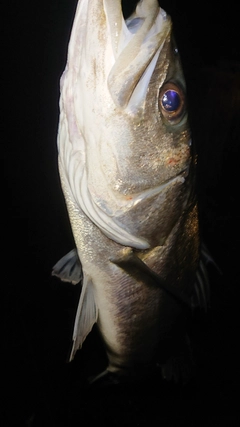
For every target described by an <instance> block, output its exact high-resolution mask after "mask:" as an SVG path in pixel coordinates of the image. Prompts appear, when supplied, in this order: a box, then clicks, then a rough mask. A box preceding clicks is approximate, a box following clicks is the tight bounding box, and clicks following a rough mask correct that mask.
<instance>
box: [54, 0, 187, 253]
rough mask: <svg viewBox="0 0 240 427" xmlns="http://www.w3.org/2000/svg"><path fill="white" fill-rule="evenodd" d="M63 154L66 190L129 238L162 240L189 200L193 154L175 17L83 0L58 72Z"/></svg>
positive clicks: (149, 8) (108, 229) (140, 242)
mask: <svg viewBox="0 0 240 427" xmlns="http://www.w3.org/2000/svg"><path fill="white" fill-rule="evenodd" d="M60 111H61V115H60V122H59V135H58V147H59V159H60V160H59V161H60V164H61V170H62V176H63V178H62V179H63V180H65V181H67V183H68V188H69V194H71V198H72V199H73V200H74V203H75V204H76V206H78V207H79V208H80V209H81V210H82V211H83V212H84V213H85V214H86V215H87V216H88V218H90V220H91V221H93V222H94V223H95V224H96V225H97V226H98V227H99V228H100V229H101V231H102V232H103V233H104V234H105V235H106V236H108V237H109V238H111V239H112V240H114V241H116V242H117V243H119V244H121V245H124V246H131V247H134V248H138V249H146V248H149V247H152V246H154V245H162V244H163V243H164V241H165V239H166V237H167V236H168V235H169V233H170V232H171V230H172V228H173V226H174V224H175V223H176V221H177V220H178V219H179V217H180V216H181V215H182V213H183V212H184V210H186V209H187V208H188V204H189V200H190V195H191V194H192V184H193V170H194V158H193V155H192V151H191V150H192V148H191V133H190V129H189V124H188V116H187V106H186V85H185V80H184V76H183V72H182V68H181V63H180V58H179V54H178V50H177V48H176V45H175V42H174V38H173V33H172V23H171V19H170V17H169V16H168V15H167V14H166V12H165V11H164V10H163V9H161V8H160V7H159V5H158V1H157V0H142V1H140V2H139V3H138V5H137V7H136V10H135V11H134V13H133V14H132V15H131V16H130V17H129V18H128V19H126V20H125V19H124V17H123V13H122V6H121V1H120V0H115V1H113V0H103V1H102V0H101V1H100V0H81V1H79V3H78V8H77V11H76V15H75V20H74V24H73V29H72V34H71V39H70V43H69V49H68V60H67V65H66V69H65V71H64V73H63V76H62V78H61V99H60Z"/></svg>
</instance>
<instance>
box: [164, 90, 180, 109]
mask: <svg viewBox="0 0 240 427" xmlns="http://www.w3.org/2000/svg"><path fill="white" fill-rule="evenodd" d="M162 105H163V107H164V108H165V110H167V111H176V110H177V109H178V108H179V105H180V96H179V94H178V93H177V92H176V91H175V90H170V89H169V90H167V91H166V92H165V94H164V95H163V97H162Z"/></svg>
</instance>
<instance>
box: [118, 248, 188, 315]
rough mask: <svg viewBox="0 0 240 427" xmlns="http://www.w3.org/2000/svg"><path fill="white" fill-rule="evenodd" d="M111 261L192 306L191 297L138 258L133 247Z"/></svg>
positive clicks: (124, 250) (137, 278)
mask: <svg viewBox="0 0 240 427" xmlns="http://www.w3.org/2000/svg"><path fill="white" fill-rule="evenodd" d="M118 255H119V254H118ZM110 261H111V262H113V263H114V264H116V265H118V266H119V267H120V268H122V269H123V270H125V271H126V272H127V273H128V274H130V275H131V276H132V277H134V278H135V279H136V280H139V279H141V280H144V281H146V284H148V285H150V286H159V287H161V288H162V289H164V291H166V293H168V294H169V295H171V296H172V297H173V298H174V299H176V300H177V301H179V302H181V303H184V304H186V305H187V306H188V307H189V306H191V299H190V298H189V297H188V296H187V295H185V294H184V293H182V292H181V291H179V290H178V289H177V288H176V287H174V286H172V285H171V284H170V283H167V282H166V281H165V280H163V279H162V278H161V276H159V275H158V274H157V273H155V272H154V271H153V270H151V268H149V267H148V266H147V264H145V262H143V261H142V260H141V259H140V258H138V256H137V255H136V254H135V253H134V252H133V250H132V249H130V248H125V249H123V250H122V253H121V254H120V256H118V258H111V259H110Z"/></svg>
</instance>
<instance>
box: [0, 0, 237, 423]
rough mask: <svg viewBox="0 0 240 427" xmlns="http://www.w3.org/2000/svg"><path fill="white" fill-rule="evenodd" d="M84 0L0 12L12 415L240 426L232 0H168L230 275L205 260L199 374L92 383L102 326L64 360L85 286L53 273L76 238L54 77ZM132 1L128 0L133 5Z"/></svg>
mask: <svg viewBox="0 0 240 427" xmlns="http://www.w3.org/2000/svg"><path fill="white" fill-rule="evenodd" d="M76 3H77V1H76V0H48V1H47V0H42V1H40V0H39V1H38V0H35V1H34V2H33V1H30V0H25V1H21V2H15V3H13V2H8V5H7V6H6V8H4V12H3V13H2V15H3V21H4V22H3V24H4V29H5V34H4V39H3V47H4V49H3V53H2V69H3V76H4V77H3V92H4V93H6V97H4V105H3V110H4V112H6V116H5V117H4V121H3V125H4V126H3V128H4V134H3V139H2V148H3V150H1V152H2V153H3V154H2V156H3V164H4V181H3V182H4V185H3V187H2V242H3V243H2V253H3V254H4V260H3V265H2V271H3V275H2V287H1V292H2V295H3V297H2V304H3V307H4V310H3V312H4V322H3V325H4V334H3V340H4V350H3V355H4V362H3V364H2V368H3V373H2V376H3V377H4V378H5V379H6V380H7V381H6V385H5V384H4V389H3V390H4V391H3V394H4V397H5V398H6V399H4V404H3V409H4V412H5V414H4V415H5V420H6V423H7V424H6V425H9V426H34V427H36V426H41V427H44V426H48V425H49V426H51V427H53V426H58V427H61V426H63V427H73V426H85V425H93V423H94V424H95V423H101V422H102V423H103V424H104V425H105V426H106V425H107V426H108V425H109V426H130V425H131V426H156V425H162V426H175V425H178V426H179V425H185V426H219V425H220V424H221V422H223V423H224V424H225V425H229V426H233V425H235V423H236V420H237V413H238V405H237V404H236V405H235V403H234V398H235V397H236V393H237V387H238V374H239V368H238V360H239V355H238V354H237V353H238V351H237V346H238V341H239V327H238V324H237V319H238V316H237V314H238V301H239V300H238V299H237V288H238V286H239V266H238V264H239V255H238V254H239V243H240V241H239V210H238V207H237V204H238V199H239V166H238V165H239V145H240V144H239V131H240V126H239V121H240V117H239V111H240V110H239V108H240V87H239V86H240V83H239V82H240V79H239V60H240V58H239V34H238V22H237V21H238V20H237V14H238V8H237V4H236V3H234V2H233V1H229V2H227V3H226V4H225V5H224V6H223V5H222V4H221V6H220V5H219V4H215V2H214V4H212V3H211V4H210V2H209V4H203V3H200V2H191V4H189V2H187V1H181V2H177V1H173V0H172V1H163V2H162V3H161V6H162V7H163V8H164V9H165V10H166V11H167V12H169V13H170V14H171V16H172V19H173V24H174V30H175V36H176V40H177V43H178V47H179V51H180V54H181V57H182V63H183V68H184V71H185V76H186V80H187V87H188V99H189V115H190V120H191V125H192V132H193V138H194V141H195V143H196V146H197V150H198V193H199V207H200V224H201V233H202V236H203V238H204V241H205V243H206V245H207V247H208V248H209V250H210V252H211V254H212V256H213V257H214V259H215V261H216V263H217V265H218V266H219V268H220V269H221V271H222V274H219V273H218V272H217V271H216V270H215V269H214V268H210V277H211V286H212V302H211V308H210V310H209V313H208V315H207V316H206V317H202V315H199V317H197V318H194V320H193V328H192V335H193V348H194V352H195V357H196V360H197V374H196V378H195V379H194V380H193V381H191V382H190V384H189V385H187V386H185V387H181V386H180V385H172V384H171V385H170V384H164V383H163V382H162V381H161V380H160V379H159V378H157V379H156V378H155V379H151V380H149V381H147V382H146V383H143V384H138V385H137V386H132V387H130V386H129V387H124V386H120V387H118V386H115V387H110V388H108V389H107V390H100V391H99V390H95V391H94V392H89V391H86V390H85V389H84V385H83V382H82V378H83V377H84V375H85V373H86V372H90V373H91V372H95V371H96V370H97V369H98V368H99V367H100V366H102V365H103V366H104V363H105V359H104V354H103V353H102V349H101V345H100V343H99V340H98V336H97V334H96V332H95V331H93V333H92V334H91V335H90V336H89V338H88V339H87V341H86V342H85V344H84V347H83V350H82V351H81V354H78V355H77V357H76V360H75V361H74V362H73V363H71V364H67V363H66V359H67V355H68V351H69V346H70V343H71V334H72V326H73V321H74V313H75V310H76V304H77V299H78V295H79V292H80V289H79V287H78V286H76V287H72V286H69V285H66V284H63V283H60V282H59V281H57V280H55V279H54V278H51V268H52V266H53V265H54V263H55V262H56V261H57V260H58V259H59V258H60V257H61V256H63V255H64V254H65V253H66V252H68V251H69V250H70V249H72V247H73V245H74V243H73V238H72V234H71V229H70V225H69V222H68V217H67V212H66V208H65V203H64V199H63V196H62V192H61V188H60V182H59V177H58V170H57V148H56V138H57V125H58V113H59V110H58V100H59V78H60V76H61V74H62V71H63V69H64V67H65V62H66V54H67V44H68V40H69V35H70V30H71V26H72V21H73V17H74V13H75V7H76ZM133 4H134V2H131V1H128V2H126V1H125V2H124V7H125V10H126V13H127V11H128V8H129V9H130V8H131V6H132V5H133Z"/></svg>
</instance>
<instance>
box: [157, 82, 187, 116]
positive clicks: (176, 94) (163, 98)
mask: <svg viewBox="0 0 240 427" xmlns="http://www.w3.org/2000/svg"><path fill="white" fill-rule="evenodd" d="M158 106H159V109H160V111H161V112H162V115H163V116H164V117H165V118H166V119H167V120H168V121H169V122H171V123H173V124H174V123H178V122H179V121H180V120H181V118H182V117H183V114H184V112H185V95H184V93H183V90H182V89H181V88H180V87H179V86H177V85H176V84H175V83H172V82H168V83H165V84H164V86H163V87H162V88H161V90H160V93H159V101H158Z"/></svg>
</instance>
